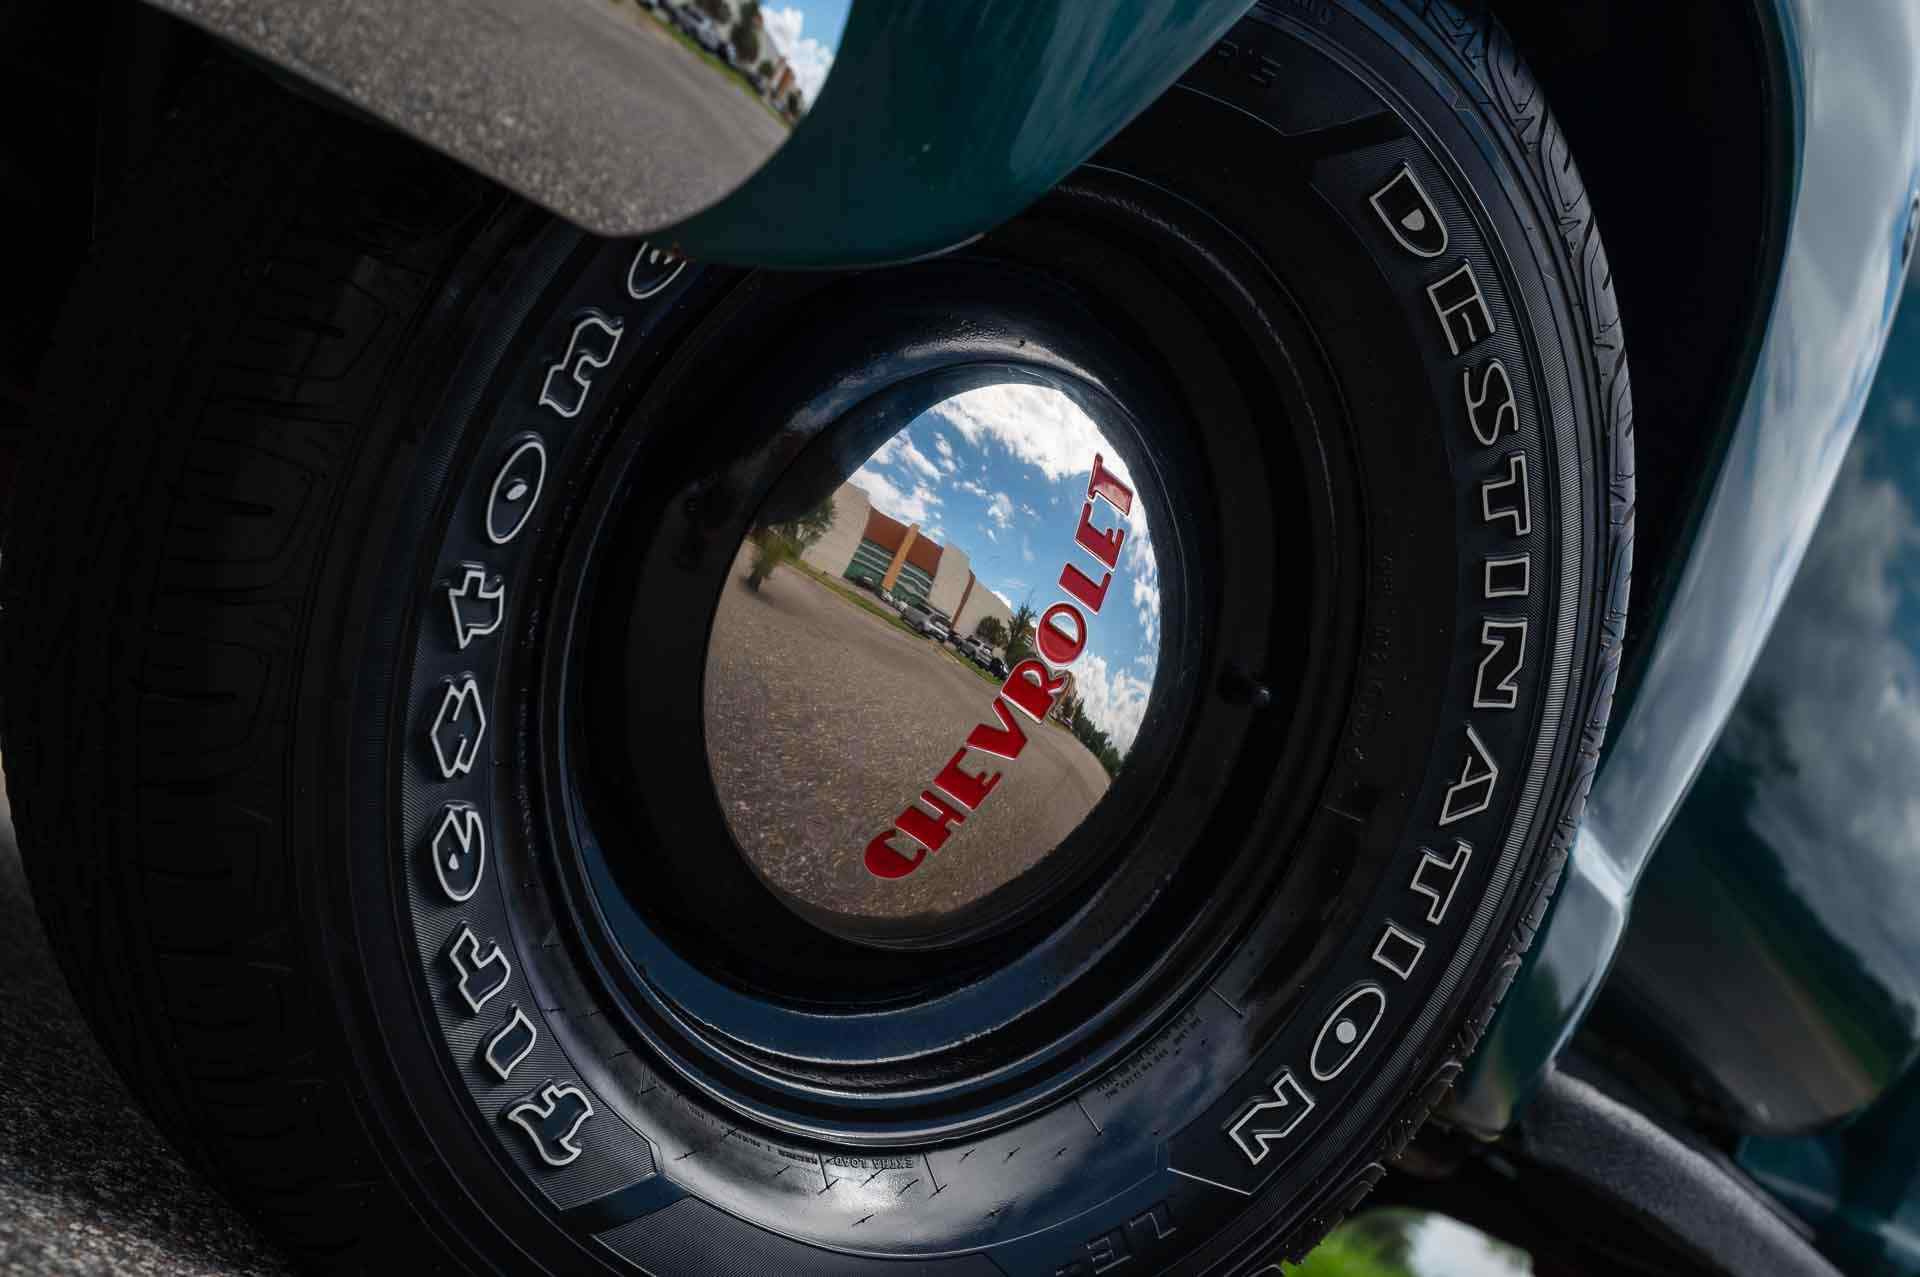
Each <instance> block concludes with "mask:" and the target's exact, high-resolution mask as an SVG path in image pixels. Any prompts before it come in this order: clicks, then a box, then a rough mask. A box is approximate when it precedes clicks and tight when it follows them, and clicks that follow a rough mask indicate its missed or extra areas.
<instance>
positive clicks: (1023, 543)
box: [1020, 536, 1035, 563]
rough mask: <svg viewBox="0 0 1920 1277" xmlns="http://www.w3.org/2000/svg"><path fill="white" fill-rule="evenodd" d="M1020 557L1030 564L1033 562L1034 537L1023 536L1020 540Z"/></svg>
mask: <svg viewBox="0 0 1920 1277" xmlns="http://www.w3.org/2000/svg"><path fill="white" fill-rule="evenodd" d="M1020 557H1021V558H1023V559H1025V560H1026V561H1027V562H1028V563H1031V562H1033V560H1034V557H1035V556H1034V553H1033V538H1032V537H1025V536H1023V537H1021V538H1020Z"/></svg>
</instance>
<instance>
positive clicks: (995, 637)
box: [973, 616, 1008, 651]
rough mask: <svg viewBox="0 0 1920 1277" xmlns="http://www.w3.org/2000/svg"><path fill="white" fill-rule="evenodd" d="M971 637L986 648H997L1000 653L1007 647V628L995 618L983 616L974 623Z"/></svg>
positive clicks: (1004, 623)
mask: <svg viewBox="0 0 1920 1277" xmlns="http://www.w3.org/2000/svg"><path fill="white" fill-rule="evenodd" d="M973 636H974V637H975V638H977V639H979V640H980V641H981V642H982V643H985V644H986V645H987V646H988V647H997V648H1000V649H1001V650H1002V651H1004V650H1005V649H1006V646H1007V637H1008V635H1007V626H1006V622H1004V621H1002V620H1001V619H1000V618H999V617H997V616H983V617H981V618H980V619H979V620H978V621H977V622H975V623H974V627H973Z"/></svg>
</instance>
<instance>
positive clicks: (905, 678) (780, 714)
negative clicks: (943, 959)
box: [705, 555, 1108, 918]
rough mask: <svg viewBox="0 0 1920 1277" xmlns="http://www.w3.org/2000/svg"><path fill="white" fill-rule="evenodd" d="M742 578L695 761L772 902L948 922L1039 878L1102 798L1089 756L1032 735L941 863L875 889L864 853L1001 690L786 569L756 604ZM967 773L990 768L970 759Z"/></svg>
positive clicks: (1067, 739) (1072, 742)
mask: <svg viewBox="0 0 1920 1277" xmlns="http://www.w3.org/2000/svg"><path fill="white" fill-rule="evenodd" d="M746 562H747V560H746V557H745V556H744V555H743V556H742V557H741V558H740V560H739V561H738V562H737V564H736V570H735V572H734V575H733V577H732V579H731V580H730V581H729V583H728V586H727V589H726V592H725V595H724V597H723V598H722V600H721V603H720V609H719V613H718V615H717V616H716V618H715V623H714V630H713V633H714V639H713V647H712V649H711V650H710V651H709V653H708V656H707V681H706V691H705V697H706V713H707V756H708V760H709V762H710V764H711V765H712V767H713V773H714V782H715V786H716V788H717V789H718V791H719V794H720V797H721V803H722V806H723V807H724V808H725V810H726V816H727V820H728V823H729V824H730V825H731V826H732V828H733V833H734V836H735V837H736V838H738V839H739V840H740V844H741V846H742V847H744V848H747V849H748V850H749V851H750V852H751V853H752V855H751V858H752V860H753V861H754V863H755V865H756V867H758V869H759V870H760V872H761V873H762V874H764V875H765V876H766V877H767V878H769V879H770V880H771V881H773V882H774V883H775V884H777V885H778V886H780V887H782V888H783V889H785V890H787V891H790V892H792V893H793V894H794V895H796V896H799V897H801V898H802V899H804V900H808V901H811V902H813V903H814V904H817V905H820V906H821V907H823V908H827V909H832V910H835V911H837V912H841V913H857V914H862V915H866V916H870V917H892V918H898V917H905V916H909V915H912V914H917V913H930V912H943V911H946V910H950V909H954V908H957V907H958V906H960V905H964V904H967V903H970V902H971V901H973V900H974V899H976V898H978V897H979V896H981V895H982V894H984V893H985V892H987V891H989V890H991V889H993V888H994V887H997V886H999V885H1001V884H1002V883H1004V882H1006V881H1007V880H1008V879H1010V878H1012V877H1013V876H1014V875H1016V874H1018V873H1020V872H1021V871H1022V870H1025V869H1027V868H1028V867H1029V866H1031V865H1033V864H1034V863H1035V862H1036V861H1038V860H1039V859H1040V858H1041V857H1042V856H1044V855H1045V854H1046V853H1047V852H1048V851H1051V850H1052V849H1053V848H1054V847H1055V846H1056V845H1058V843H1059V842H1060V840H1061V839H1062V838H1064V837H1065V836H1066V835H1067V834H1068V833H1069V832H1071V831H1072V830H1073V829H1074V828H1075V827H1076V826H1077V825H1079V823H1080V822H1081V820H1082V819H1084V818H1085V816H1086V814H1087V813H1088V812H1089V811H1091V810H1092V809H1093V805H1094V804H1095V803H1097V802H1098V801H1099V800H1100V799H1101V797H1102V796H1103V795H1105V793H1106V791H1107V785H1108V779H1107V773H1106V771H1105V769H1104V768H1102V767H1101V766H1100V761H1099V760H1098V759H1097V758H1095V757H1094V756H1093V755H1092V754H1091V753H1090V752H1088V750H1087V748H1086V746H1084V745H1082V744H1081V743H1080V742H1079V741H1078V740H1076V739H1074V737H1073V735H1072V734H1071V733H1070V732H1068V731H1066V730H1065V729H1064V728H1061V727H1058V726H1056V725H1054V724H1047V725H1046V726H1034V725H1032V724H1029V725H1028V732H1027V747H1026V749H1025V751H1024V752H1022V753H1021V755H1020V757H1019V759H1018V760H1017V761H1013V762H1002V763H1001V765H1000V766H1001V770H1002V774H1003V779H1002V781H1001V783H1000V785H999V787H998V788H996V789H995V790H994V791H993V793H992V794H991V795H989V796H988V798H987V800H986V801H985V802H984V803H982V804H981V806H980V810H979V811H978V812H976V813H974V815H973V816H972V817H970V818H969V819H968V821H967V822H966V824H964V825H962V826H959V827H958V828H957V829H956V830H955V831H954V833H953V836H952V837H951V838H949V839H948V840H947V844H946V846H944V847H943V848H941V850H940V852H939V854H937V855H932V856H929V857H927V859H926V861H925V863H923V864H922V865H921V866H920V868H919V869H918V870H917V871H915V872H914V873H913V874H911V875H909V876H908V877H906V878H901V879H896V880H894V881H891V882H886V881H882V880H880V879H877V878H875V877H873V876H872V875H870V874H869V873H867V871H866V868H865V867H864V865H863V864H862V863H861V854H862V852H863V850H864V849H865V847H866V845H867V840H868V839H870V838H872V837H873V835H874V834H876V833H878V832H879V831H880V830H881V829H883V828H885V827H886V826H887V825H888V824H890V823H891V822H892V820H893V818H894V816H896V815H897V814H898V813H899V811H900V809H901V808H902V807H903V806H904V805H905V804H906V802H907V801H908V799H910V798H912V797H913V796H915V795H917V794H918V793H919V792H920V791H921V790H922V789H923V788H925V787H927V786H928V785H929V784H930V783H931V781H932V779H933V775H934V773H935V772H937V771H939V770H940V768H941V766H942V765H943V764H945V762H946V761H947V759H948V758H949V757H951V756H952V754H953V751H954V750H956V749H958V748H959V747H960V743H961V741H962V740H963V739H965V737H966V734H967V732H968V731H970V730H971V729H972V728H973V726H974V725H975V724H977V723H979V722H980V721H981V720H982V719H984V718H989V717H990V715H991V713H992V711H991V710H990V709H989V708H988V706H989V703H990V702H991V701H992V699H993V696H994V693H995V684H993V683H990V682H988V681H987V680H986V679H983V678H981V677H980V676H978V675H977V674H975V673H973V672H972V671H971V670H970V669H968V668H967V667H966V666H963V665H962V664H961V663H960V662H959V661H958V660H956V659H954V658H953V657H951V656H949V655H948V654H947V653H946V652H944V651H942V650H941V649H940V648H939V647H937V646H936V645H935V644H934V643H933V642H932V641H931V640H929V639H923V638H917V637H914V636H911V635H908V634H906V633H904V632H902V631H901V630H900V629H899V628H898V627H896V626H894V625H893V624H891V623H890V622H888V621H886V620H883V619H882V618H880V617H877V616H875V615H873V614H872V613H870V612H868V611H866V610H865V609H864V608H861V607H859V606H857V605H855V604H853V603H851V602H849V601H848V600H847V599H845V598H843V597H841V596H840V595H838V594H837V593H836V592H835V590H834V589H833V588H832V587H830V586H827V585H823V584H822V583H820V582H819V581H817V580H815V579H814V578H812V577H810V576H809V575H807V574H806V573H805V572H804V571H801V570H799V569H797V568H795V567H793V566H791V565H789V566H786V567H782V568H781V569H780V570H779V571H778V572H776V573H775V574H774V575H773V576H772V577H771V578H770V579H769V580H768V581H767V582H766V583H765V584H764V585H763V586H761V589H760V592H759V593H758V594H754V593H752V592H751V591H749V590H748V589H747V588H746V586H745V585H744V584H743V583H742V580H741V578H742V577H743V576H744V575H745V571H746ZM964 765H965V766H966V768H967V770H969V771H974V772H979V771H982V770H986V769H985V768H983V767H982V766H981V760H980V759H979V758H978V756H976V755H973V754H969V755H968V761H967V762H966V763H965V764H964ZM902 841H904V840H902Z"/></svg>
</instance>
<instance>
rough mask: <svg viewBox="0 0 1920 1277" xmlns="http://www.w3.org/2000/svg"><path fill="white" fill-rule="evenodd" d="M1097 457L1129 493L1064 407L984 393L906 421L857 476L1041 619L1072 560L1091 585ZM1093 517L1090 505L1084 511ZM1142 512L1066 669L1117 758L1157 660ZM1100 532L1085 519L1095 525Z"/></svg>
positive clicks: (1086, 424)
mask: <svg viewBox="0 0 1920 1277" xmlns="http://www.w3.org/2000/svg"><path fill="white" fill-rule="evenodd" d="M1096 453H1098V454H1099V455H1101V456H1102V457H1104V458H1105V464H1106V465H1107V467H1108V468H1109V469H1112V470H1115V471H1117V472H1118V473H1119V474H1120V477H1121V478H1122V480H1124V481H1126V482H1128V483H1131V482H1132V479H1131V476H1130V475H1128V474H1127V473H1126V466H1125V463H1124V462H1122V461H1120V459H1119V457H1118V456H1117V455H1116V454H1115V453H1114V450H1113V448H1112V446H1111V445H1109V444H1107V443H1106V442H1105V441H1104V440H1103V439H1102V438H1101V435H1100V431H1099V428H1098V427H1096V426H1095V425H1094V423H1093V421H1092V420H1091V419H1090V418H1089V417H1088V416H1087V415H1086V414H1085V413H1084V412H1082V411H1081V410H1080V408H1079V406H1078V405H1076V404H1075V403H1074V402H1073V401H1072V400H1070V399H1068V398H1067V397H1066V396H1065V395H1063V394H1061V393H1060V392H1059V391H1057V390H1051V389H1048V388H1046V387H1042V386H1027V385H1017V384H1009V385H999V386H983V387H980V388H978V389H975V390H969V391H967V392H965V393H963V394H960V395H956V396H954V397H953V398H951V399H948V400H946V401H944V402H942V403H940V404H938V405H936V406H935V407H933V408H932V409H930V410H928V411H927V412H925V413H922V414H921V415H920V416H919V417H918V418H916V419H915V420H914V421H913V422H912V423H911V424H910V425H909V426H908V427H907V428H906V429H905V430H903V431H901V432H900V433H899V434H897V435H895V436H894V437H893V438H892V439H890V440H888V441H887V443H886V445H885V446H884V447H882V448H881V449H880V450H879V451H878V452H876V453H874V454H873V456H872V457H870V458H869V459H868V460H867V463H866V464H865V465H864V466H862V467H861V468H860V469H859V470H858V471H857V472H855V474H854V476H853V479H852V482H853V483H854V484H856V485H857V486H859V487H860V488H862V489H864V490H865V492H866V494H867V497H868V499H869V500H871V501H872V502H873V504H874V506H875V507H877V508H878V509H880V510H882V511H884V512H885V513H887V514H890V515H892V516H893V517H894V518H896V519H899V520H901V521H902V522H905V523H918V524H919V525H920V526H921V527H922V528H923V529H924V530H925V531H926V532H927V533H928V535H930V536H932V537H933V538H934V539H935V540H937V541H939V542H941V543H942V544H947V545H954V546H957V547H959V548H960V549H962V550H964V551H966V553H967V555H968V557H969V559H970V560H971V561H972V566H973V572H974V575H975V576H976V577H977V578H978V579H979V580H980V582H981V583H982V584H984V585H986V586H987V587H988V588H989V589H991V590H993V591H994V592H995V593H996V594H998V595H999V596H1000V597H1001V598H1002V599H1004V600H1006V601H1007V603H1008V605H1009V606H1013V607H1017V606H1019V605H1020V604H1021V603H1022V602H1031V603H1032V604H1033V606H1034V607H1035V608H1036V609H1045V608H1046V607H1047V606H1048V605H1049V604H1051V603H1053V602H1055V601H1056V600H1058V599H1060V598H1062V597H1063V596H1062V594H1061V591H1060V588H1059V585H1058V581H1059V579H1060V568H1061V565H1062V564H1063V563H1066V562H1068V561H1069V560H1071V561H1072V562H1074V563H1075V564H1076V565H1077V566H1078V567H1080V569H1081V570H1082V571H1085V572H1087V573H1088V574H1089V575H1090V576H1092V577H1093V578H1094V579H1095V580H1096V581H1097V580H1098V579H1099V572H1098V571H1097V570H1096V565H1095V564H1094V563H1093V561H1092V560H1091V559H1090V558H1089V557H1088V556H1087V555H1086V554H1085V553H1084V552H1082V551H1081V550H1079V549H1077V548H1076V547H1075V546H1074V543H1073V532H1074V527H1075V525H1076V522H1077V520H1078V519H1079V516H1080V508H1081V503H1082V502H1083V501H1084V500H1085V498H1086V490H1087V478H1088V476H1089V475H1090V474H1091V473H1092V469H1093V458H1094V455H1095V454H1096ZM1100 509H1101V507H1100V506H1098V505H1096V510H1097V511H1098V510H1100ZM1149 513H1150V512H1149V511H1148V510H1147V508H1146V503H1145V502H1144V501H1143V500H1136V501H1135V502H1134V506H1133V512H1132V515H1131V517H1130V518H1129V519H1128V520H1127V523H1128V530H1127V541H1126V545H1125V547H1124V548H1123V549H1122V550H1121V559H1120V567H1119V570H1118V571H1116V572H1115V573H1114V579H1113V584H1112V586H1111V587H1110V592H1109V593H1108V595H1107V600H1106V604H1105V606H1104V607H1102V608H1101V610H1100V613H1099V615H1098V616H1096V617H1093V618H1092V627H1091V628H1092V637H1091V639H1090V641H1089V642H1088V645H1087V651H1086V654H1085V655H1083V656H1082V657H1081V658H1080V659H1079V660H1078V661H1076V662H1075V663H1074V665H1073V673H1074V678H1075V680H1076V686H1077V688H1078V690H1079V693H1080V695H1081V696H1082V697H1083V698H1084V701H1085V704H1086V710H1087V715H1088V717H1089V718H1091V719H1092V720H1093V721H1094V722H1095V723H1096V724H1097V725H1099V726H1100V727H1101V728H1103V729H1105V730H1106V732H1107V733H1108V735H1109V736H1111V737H1112V738H1113V739H1114V742H1115V744H1116V745H1117V746H1118V747H1119V749H1120V750H1121V752H1122V753H1124V752H1125V751H1126V749H1127V747H1128V746H1129V745H1131V744H1132V743H1133V738H1134V736H1135V735H1136V734H1137V733H1138V731H1139V728H1140V720H1141V718H1142V716H1143V715H1144V714H1145V713H1146V706H1147V696H1148V693H1149V692H1150V691H1151V690H1152V686H1153V671H1154V668H1155V666H1156V664H1157V663H1158V661H1159V654H1160V590H1159V566H1158V564H1157V563H1156V561H1155V559H1154V555H1153V541H1152V538H1151V536H1150V534H1149V530H1148V518H1149ZM1104 521H1105V517H1104V515H1103V514H1099V513H1096V516H1095V522H1096V523H1101V522H1104Z"/></svg>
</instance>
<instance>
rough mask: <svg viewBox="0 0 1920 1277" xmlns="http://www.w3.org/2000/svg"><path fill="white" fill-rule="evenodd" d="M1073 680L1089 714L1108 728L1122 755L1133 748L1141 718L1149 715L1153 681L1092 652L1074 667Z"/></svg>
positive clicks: (1096, 721)
mask: <svg viewBox="0 0 1920 1277" xmlns="http://www.w3.org/2000/svg"><path fill="white" fill-rule="evenodd" d="M1073 680H1074V690H1075V691H1076V692H1077V693H1078V694H1079V696H1080V699H1081V702H1082V703H1083V704H1084V705H1085V706H1086V710H1087V717H1088V718H1090V719H1092V720H1093V721H1094V722H1095V723H1098V724H1099V725H1100V726H1101V727H1102V728H1103V729H1105V731H1106V733H1107V736H1108V737H1109V738H1110V739H1111V740H1112V741H1113V744H1114V748H1116V749H1118V750H1119V751H1120V752H1121V753H1122V754H1125V753H1126V752H1127V751H1128V750H1129V749H1132V748H1133V738H1134V737H1136V736H1138V735H1139V734H1140V720H1141V719H1142V718H1144V717H1146V713H1147V697H1148V695H1149V694H1150V693H1151V692H1152V691H1153V684H1152V682H1150V681H1149V680H1147V679H1144V678H1141V677H1139V676H1138V675H1136V674H1132V673H1129V672H1128V671H1127V670H1125V669H1115V668H1113V667H1111V666H1109V665H1108V664H1107V658H1106V657H1104V656H1098V655H1092V654H1090V655H1087V656H1084V657H1082V658H1081V659H1080V661H1079V663H1078V664H1076V665H1075V666H1074V667H1073Z"/></svg>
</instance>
